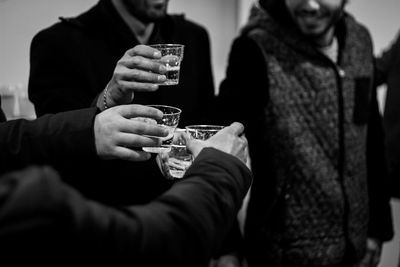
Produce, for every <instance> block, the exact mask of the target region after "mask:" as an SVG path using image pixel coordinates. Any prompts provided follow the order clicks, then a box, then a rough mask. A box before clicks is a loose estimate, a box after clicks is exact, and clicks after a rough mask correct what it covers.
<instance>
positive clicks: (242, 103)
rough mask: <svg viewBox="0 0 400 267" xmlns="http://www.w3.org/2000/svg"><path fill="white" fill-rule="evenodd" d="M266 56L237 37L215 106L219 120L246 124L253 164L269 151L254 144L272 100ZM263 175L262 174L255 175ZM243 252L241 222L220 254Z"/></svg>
mask: <svg viewBox="0 0 400 267" xmlns="http://www.w3.org/2000/svg"><path fill="white" fill-rule="evenodd" d="M243 51H246V53H243ZM263 59H264V57H263V55H262V52H261V50H260V48H259V47H258V45H257V44H256V43H255V42H254V41H253V40H251V39H249V38H248V37H246V36H240V37H238V38H237V39H235V40H234V42H233V44H232V47H231V50H230V53H229V61H228V67H227V70H226V76H225V79H224V80H223V81H222V83H221V85H220V88H219V93H218V96H217V100H216V105H215V107H214V108H215V110H216V111H215V112H214V114H216V116H217V123H218V124H221V125H229V124H231V123H232V122H234V121H238V122H241V123H243V125H244V126H245V134H246V137H247V138H248V141H249V147H250V153H252V156H251V158H252V166H254V164H255V163H257V161H255V160H253V159H256V160H257V159H263V158H265V155H260V154H258V155H255V154H254V153H259V152H257V150H256V149H252V147H253V146H254V147H257V145H255V144H253V142H257V140H260V139H259V138H262V135H263V133H262V130H261V129H260V127H259V128H258V129H255V128H254V127H253V126H254V125H262V123H261V121H260V120H262V114H263V112H262V109H263V108H264V106H265V104H264V103H265V102H267V101H268V77H267V75H266V66H265V61H264V60H263ZM247 66H251V68H249V67H247ZM244 77H248V78H244ZM260 164H261V165H262V164H264V162H260ZM262 169H263V168H262ZM263 176H264V175H263V174H261V175H260V174H259V175H258V176H255V179H257V177H263ZM267 188H268V187H267ZM266 195H268V194H266ZM265 197H267V196H265ZM243 252H244V247H243V240H242V234H241V233H240V227H239V224H238V223H236V224H235V225H234V226H233V227H232V229H231V231H230V234H229V236H228V238H227V239H226V240H225V241H224V246H223V248H222V249H221V251H220V252H219V255H224V254H230V253H236V255H237V256H239V257H243Z"/></svg>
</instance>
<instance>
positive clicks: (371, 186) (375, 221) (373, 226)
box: [367, 90, 393, 241]
mask: <svg viewBox="0 0 400 267" xmlns="http://www.w3.org/2000/svg"><path fill="white" fill-rule="evenodd" d="M384 140H385V137H384V132H383V126H382V117H381V115H380V113H379V108H378V101H377V97H376V90H374V94H373V97H372V102H371V109H370V116H369V122H368V132H367V170H368V177H367V178H368V193H369V196H368V197H369V217H370V219H369V224H368V236H369V237H372V238H376V239H378V240H380V241H389V240H390V239H392V238H393V223H392V211H391V207H390V186H389V177H388V171H387V161H386V157H385V145H384ZM377 155H379V156H377Z"/></svg>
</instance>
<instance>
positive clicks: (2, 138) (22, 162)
mask: <svg viewBox="0 0 400 267" xmlns="http://www.w3.org/2000/svg"><path fill="white" fill-rule="evenodd" d="M96 114H97V110H96V108H88V109H82V110H74V111H68V112H62V113H58V114H48V115H44V116H42V117H39V118H37V119H36V120H32V121H29V120H24V119H18V120H11V121H7V122H2V123H0V173H2V172H5V171H8V170H12V169H15V168H21V167H24V166H26V165H29V164H51V165H57V164H62V162H76V161H82V160H83V159H85V158H87V157H92V158H93V157H96V148H95V141H94V132H93V124H94V118H95V116H96Z"/></svg>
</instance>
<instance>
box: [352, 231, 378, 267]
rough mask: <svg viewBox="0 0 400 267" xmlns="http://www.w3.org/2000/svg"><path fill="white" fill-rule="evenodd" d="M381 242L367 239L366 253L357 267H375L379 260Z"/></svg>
mask: <svg viewBox="0 0 400 267" xmlns="http://www.w3.org/2000/svg"><path fill="white" fill-rule="evenodd" d="M381 252H382V242H380V241H379V240H377V239H374V238H368V239H367V252H366V253H365V255H364V258H363V259H362V260H361V262H360V263H359V264H357V265H356V266H357V267H376V266H378V264H379V261H380V259H381Z"/></svg>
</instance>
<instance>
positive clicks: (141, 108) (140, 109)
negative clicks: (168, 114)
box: [115, 104, 163, 120]
mask: <svg viewBox="0 0 400 267" xmlns="http://www.w3.org/2000/svg"><path fill="white" fill-rule="evenodd" d="M115 108H117V110H118V113H119V114H120V115H121V116H122V117H124V118H127V119H131V118H136V117H145V118H152V119H155V120H159V119H161V118H162V116H163V113H162V111H160V110H159V109H156V108H153V107H149V106H145V105H138V104H129V105H120V106H117V107H115Z"/></svg>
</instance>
